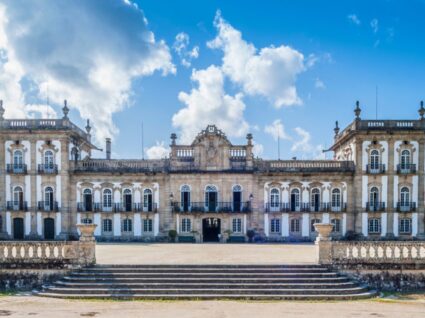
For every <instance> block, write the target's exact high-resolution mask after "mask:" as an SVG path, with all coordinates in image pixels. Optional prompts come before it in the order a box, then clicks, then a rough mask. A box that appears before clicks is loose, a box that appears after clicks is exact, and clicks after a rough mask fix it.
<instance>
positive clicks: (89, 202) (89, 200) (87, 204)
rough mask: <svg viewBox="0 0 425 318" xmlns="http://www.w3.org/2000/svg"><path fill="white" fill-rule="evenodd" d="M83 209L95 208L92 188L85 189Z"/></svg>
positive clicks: (90, 209)
mask: <svg viewBox="0 0 425 318" xmlns="http://www.w3.org/2000/svg"><path fill="white" fill-rule="evenodd" d="M83 203H84V207H83V211H92V209H93V196H92V192H91V190H90V189H84V191H83Z"/></svg>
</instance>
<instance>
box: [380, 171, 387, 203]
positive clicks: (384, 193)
mask: <svg viewBox="0 0 425 318" xmlns="http://www.w3.org/2000/svg"><path fill="white" fill-rule="evenodd" d="M381 182H382V194H381V195H382V202H385V204H386V206H388V205H387V200H388V198H387V196H388V176H382V178H381Z"/></svg>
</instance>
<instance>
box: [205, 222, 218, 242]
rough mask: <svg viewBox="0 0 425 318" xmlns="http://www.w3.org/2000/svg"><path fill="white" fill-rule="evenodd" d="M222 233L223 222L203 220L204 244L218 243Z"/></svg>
mask: <svg viewBox="0 0 425 318" xmlns="http://www.w3.org/2000/svg"><path fill="white" fill-rule="evenodd" d="M220 233H221V220H220V219H218V218H207V219H203V220H202V237H203V241H204V242H218V241H219V234H220Z"/></svg>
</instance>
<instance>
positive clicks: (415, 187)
mask: <svg viewBox="0 0 425 318" xmlns="http://www.w3.org/2000/svg"><path fill="white" fill-rule="evenodd" d="M418 179H419V177H418V176H413V177H412V183H413V189H412V201H413V202H416V204H418V201H419V196H418Z"/></svg>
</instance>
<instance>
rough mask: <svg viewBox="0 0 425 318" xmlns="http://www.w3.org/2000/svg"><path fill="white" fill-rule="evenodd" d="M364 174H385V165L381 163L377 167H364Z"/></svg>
mask: <svg viewBox="0 0 425 318" xmlns="http://www.w3.org/2000/svg"><path fill="white" fill-rule="evenodd" d="M366 173H369V174H380V173H385V165H384V164H382V163H380V164H378V165H366Z"/></svg>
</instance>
